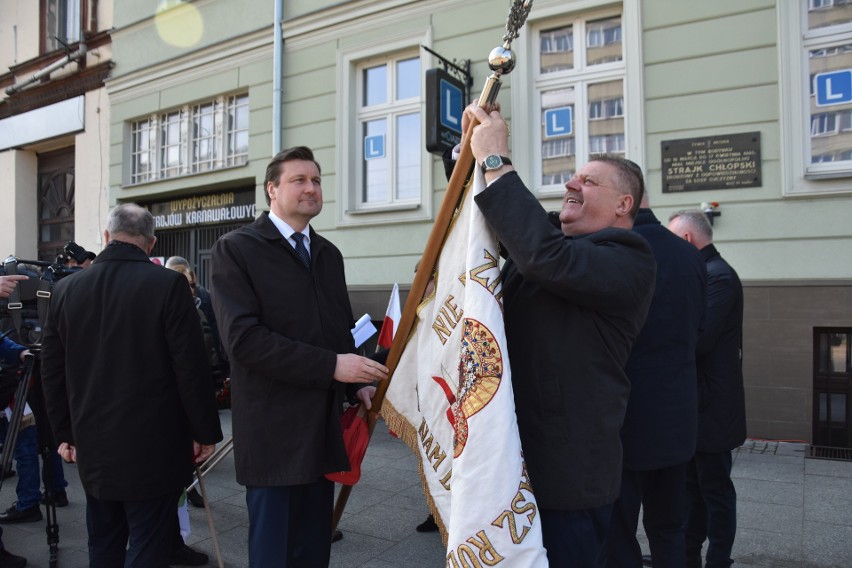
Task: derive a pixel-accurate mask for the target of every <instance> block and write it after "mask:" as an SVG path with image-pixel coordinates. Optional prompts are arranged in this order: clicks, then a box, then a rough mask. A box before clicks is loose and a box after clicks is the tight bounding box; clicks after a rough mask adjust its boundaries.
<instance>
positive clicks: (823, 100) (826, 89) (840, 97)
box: [814, 69, 852, 106]
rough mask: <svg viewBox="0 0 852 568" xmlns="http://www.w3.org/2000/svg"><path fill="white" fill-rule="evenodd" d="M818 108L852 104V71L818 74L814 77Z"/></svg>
mask: <svg viewBox="0 0 852 568" xmlns="http://www.w3.org/2000/svg"><path fill="white" fill-rule="evenodd" d="M814 91H815V94H816V106H831V105H841V104H844V103H849V102H852V69H844V70H842V71H831V72H829V73H818V74H817V75H816V76H814Z"/></svg>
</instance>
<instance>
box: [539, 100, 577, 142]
mask: <svg viewBox="0 0 852 568" xmlns="http://www.w3.org/2000/svg"><path fill="white" fill-rule="evenodd" d="M572 110H573V109H572V108H571V107H559V108H550V109H547V110H546V111H544V137H545V138H558V137H560V136H571V134H573V129H572V123H573V121H572V120H571V112H572Z"/></svg>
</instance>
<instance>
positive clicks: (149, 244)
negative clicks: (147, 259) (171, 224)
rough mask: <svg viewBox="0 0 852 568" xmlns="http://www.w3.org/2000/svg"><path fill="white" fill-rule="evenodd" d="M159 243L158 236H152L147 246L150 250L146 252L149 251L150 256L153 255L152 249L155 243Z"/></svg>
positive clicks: (147, 251)
mask: <svg viewBox="0 0 852 568" xmlns="http://www.w3.org/2000/svg"><path fill="white" fill-rule="evenodd" d="M155 244H157V237H151V242H149V243H148V246H147V247H146V248H147V249H148V250H146V251H145V252H146V253H148V256H151V251H152V250H154V245H155Z"/></svg>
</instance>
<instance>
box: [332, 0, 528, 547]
mask: <svg viewBox="0 0 852 568" xmlns="http://www.w3.org/2000/svg"><path fill="white" fill-rule="evenodd" d="M530 8H532V0H526V1H518V0H516V1H515V4H514V6H513V8H512V10H511V11H510V12H509V20H508V22H507V24H506V28H507V30H508V32H507V34H506V35H504V36H503V40H504V43H503V45H502V46H500V47H496V48H494V49H493V50H492V51H491V53H490V54H489V56H488V65H489V67H490V68H491V70H492V73H491V75H489V77H488V78H487V79H486V80H485V87H484V88H483V89H482V94H481V95H480V96H479V101H478V103H477V104H478V105H479V107H480V108H485V109H490V108H492V107H493V105H494V103H495V102H496V101H497V94H498V93H499V91H500V85H501V82H500V76H501V75H504V74H506V73H509V72H511V71H512V69H513V68H514V66H515V60H514V54H513V53H512V50H511V48H510V44H511V41H512V40H513V39H515V38H516V37H517V32H518V30H519V29H520V27H521V26H522V25H523V24H524V21H525V20H526V17H527V15H528V14H529V11H530ZM471 120H472V121H471V123H470V125H469V126H468V129H467V132H464V133H463V134H462V140H461V144H460V154H459V158H458V160H456V166H455V168H454V169H453V173H452V175H451V176H450V181H449V183H448V184H447V190H446V193H445V194H444V200H443V201H442V202H441V209H440V210H439V211H438V216H437V217H436V218H435V223H434V224H433V225H432V231H431V232H430V233H429V238H428V239H427V241H426V248H425V250H424V251H423V256H422V257H421V259H420V266H419V267H418V269H417V272H416V273H415V274H414V282H412V284H411V290H410V291H409V293H408V298H407V299H406V300H405V308H404V309H403V310H402V316H401V317H400V320H399V326H398V327H397V330H396V335H395V336H394V338H393V343H392V344H391V348H390V352H389V353H388V358H387V362H386V363H385V366H386V367H387V368H388V378H387V380H385V381H382V382H381V383H379V385H378V386H377V387H376V394H375V396H373V400H372V405H373V406H372V408H371V409H370V410H369V411H368V413H367V428H368V431H369V434H370V437H371V438H372V436H373V430H375V428H376V422H377V421H378V418H379V413H380V412H381V410H382V404H383V403H384V400H385V393H386V392H387V390H388V387H389V386H390V382H391V379H392V378H393V373H394V371H395V370H396V366H397V364H399V359H400V357H401V356H402V351H403V349H405V346H406V344H407V343H408V338H409V336H410V335H411V331H412V329H413V328H414V323H415V320H416V319H417V306H418V305H419V304H420V301H421V300H422V299H423V296H424V294H425V293H426V286H427V284H428V283H429V279H430V278H432V273H433V272H434V270H435V266H436V265H437V264H438V257H439V256H440V254H441V249H442V248H443V246H444V241H445V240H446V238H447V233H448V232H449V229H450V225H451V224H452V221H453V215H454V214H455V211H456V208H457V207H458V206H459V204H460V202H461V197H462V195H463V194H464V188H465V181H466V180H467V178H468V175H469V174H470V172H471V170H472V169H473V165H474V164H473V162H474V158H473V151H472V150H471V148H470V138H471V136H472V134H473V129H474V127H475V126H476V125H477V124H478V122H476V119H474V118H472V119H471ZM352 487H353V486H352V485H343V486H342V487H341V488H340V493H339V494H338V496H337V501H336V502H335V504H334V515H333V517H332V523H331V535H334V531H335V530H336V529H337V525H338V523H339V522H340V518H341V517H342V516H343V511H344V509H345V508H346V502H347V501H348V500H349V494H350V493H351V492H352Z"/></svg>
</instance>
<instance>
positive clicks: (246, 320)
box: [211, 146, 387, 568]
mask: <svg viewBox="0 0 852 568" xmlns="http://www.w3.org/2000/svg"><path fill="white" fill-rule="evenodd" d="M265 179H266V181H265V190H266V200H267V203H268V204H269V206H270V211H269V212H265V213H263V214H262V215H261V216H260V217H259V218H258V219H257V220H256V221H255V222H254V223H253V224H251V225H249V226H247V227H243V228H241V229H238V230H236V231H232V232H230V233H228V234H227V235H225V236H223V237H222V238H220V239H219V241H218V242H217V243H216V245H215V247H214V248H213V255H212V270H211V277H212V286H211V294H212V296H213V308H214V309H215V311H216V316H217V319H218V321H219V327H220V331H221V333H222V339H223V341H224V343H225V349H226V350H227V352H228V355H229V356H230V359H231V388H232V390H231V412H232V416H233V432H234V455H235V461H236V470H237V482H239V483H240V484H242V485H245V486H246V487H247V491H246V503H247V505H248V512H249V565H250V566H252V567H253V568H265V567H267V566H291V567H293V566H312V567H313V566H326V565H328V562H329V558H330V547H331V523H332V509H333V500H334V484H333V483H332V482H331V481H329V480H328V479H326V478H325V477H324V475H325V474H326V473H331V472H338V471H347V470H349V461H348V459H347V457H346V452H345V448H344V445H343V434H342V431H341V426H340V415H341V412H342V403H343V399H344V395H345V394H347V393H346V391H347V385H350V386H351V387H354V386H355V385H361V386H363V385H365V384H369V383H372V382H373V381H376V380H382V379H385V378H387V367H385V366H384V365H381V364H380V363H378V362H375V361H372V360H370V359H368V358H366V357H361V356H359V355H355V354H354V353H353V351H354V350H355V344H354V340H353V338H352V333H351V329H352V328H353V327H354V326H355V320H354V318H353V317H352V306H351V305H350V303H349V294H348V291H347V288H346V279H345V277H344V271H343V256H342V255H341V254H340V251H339V250H338V249H337V247H335V246H334V245H333V244H332V243H331V242H329V241H328V240H326V239H325V238H323V237H322V236H320V235H319V234H317V233H316V232H315V231H314V230H313V228H312V227H311V226H310V225H309V222H310V221H311V219H313V218H314V217H315V216H317V215H318V214H319V213H320V211H321V210H322V185H321V177H320V167H319V164H318V163H317V162H316V160H314V156H313V153H312V152H311V150H310V149H309V148H306V147H304V146H299V147H295V148H291V149H289V150H285V151H283V152H281V153H279V154H278V155H276V156H275V157H274V158H273V159H272V161H271V162H270V163H269V165H268V167H267V169H266V178H265ZM374 392H375V388H374V387H372V386H364V387H363V388H361V389H359V390H358V391H357V396H358V398H359V399H360V400H361V401H362V402H363V403H364V404H365V406H366V407H367V408H369V407H370V399H371V398H372V395H373V393H374Z"/></svg>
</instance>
